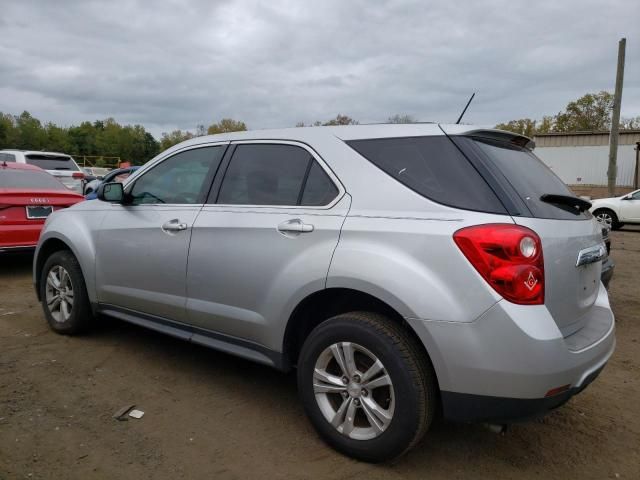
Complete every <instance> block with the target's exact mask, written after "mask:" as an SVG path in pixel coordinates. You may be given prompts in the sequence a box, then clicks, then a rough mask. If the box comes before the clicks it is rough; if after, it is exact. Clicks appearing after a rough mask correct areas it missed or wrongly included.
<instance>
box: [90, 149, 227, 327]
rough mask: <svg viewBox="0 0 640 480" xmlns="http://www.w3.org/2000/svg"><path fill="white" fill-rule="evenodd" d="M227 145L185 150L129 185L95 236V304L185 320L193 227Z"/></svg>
mask: <svg viewBox="0 0 640 480" xmlns="http://www.w3.org/2000/svg"><path fill="white" fill-rule="evenodd" d="M225 148H226V144H224V145H209V146H200V147H197V148H193V147H192V148H189V149H185V150H181V151H179V152H177V153H175V154H173V155H171V156H169V157H167V158H166V159H164V160H162V161H160V162H158V163H156V164H154V165H153V166H152V167H151V168H149V169H147V170H146V171H144V172H142V173H141V175H140V176H138V177H136V179H134V180H133V181H132V182H131V183H129V184H128V185H127V186H126V189H125V192H126V193H127V196H129V197H130V198H129V201H128V202H127V203H125V204H122V205H120V204H113V205H111V211H109V212H108V213H107V215H106V217H105V219H104V221H103V222H102V224H101V227H100V231H99V232H98V235H97V248H96V286H97V292H98V301H99V302H100V303H101V304H107V305H112V306H115V307H119V308H121V309H128V310H133V311H136V312H140V313H145V314H149V315H154V316H158V317H162V318H166V319H170V320H176V321H185V320H186V315H185V310H184V306H185V291H186V290H185V276H186V271H187V255H188V250H189V241H190V238H191V231H192V227H193V223H194V221H195V219H196V216H197V214H198V212H199V211H200V209H201V208H202V205H203V203H204V199H205V198H206V194H207V193H208V191H209V187H210V185H211V181H212V178H213V175H215V171H216V169H217V168H218V166H219V164H220V160H221V158H222V156H223V154H224V150H225Z"/></svg>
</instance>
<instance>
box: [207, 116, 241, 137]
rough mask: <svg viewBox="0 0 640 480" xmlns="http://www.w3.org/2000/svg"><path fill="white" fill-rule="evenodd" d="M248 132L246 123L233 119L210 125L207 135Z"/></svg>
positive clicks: (224, 119) (225, 119)
mask: <svg viewBox="0 0 640 480" xmlns="http://www.w3.org/2000/svg"><path fill="white" fill-rule="evenodd" d="M246 130H247V126H246V125H245V123H244V122H240V121H237V120H233V119H232V118H223V119H222V120H220V122H218V123H212V124H211V125H209V128H208V129H207V133H208V134H209V135H215V134H217V133H227V132H244V131H246Z"/></svg>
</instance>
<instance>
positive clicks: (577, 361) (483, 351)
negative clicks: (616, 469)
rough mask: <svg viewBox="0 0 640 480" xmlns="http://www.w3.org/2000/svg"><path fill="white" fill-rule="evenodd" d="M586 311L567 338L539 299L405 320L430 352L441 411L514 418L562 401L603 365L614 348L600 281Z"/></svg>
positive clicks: (453, 415)
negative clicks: (459, 315)
mask: <svg viewBox="0 0 640 480" xmlns="http://www.w3.org/2000/svg"><path fill="white" fill-rule="evenodd" d="M591 317H592V318H591V319H590V321H589V322H587V323H586V324H585V326H584V327H583V328H582V329H581V330H579V331H578V332H576V333H575V334H573V335H571V336H569V337H566V338H563V337H562V334H561V333H560V330H559V329H558V327H557V325H556V323H555V322H554V320H553V318H552V316H551V314H550V313H549V311H548V310H547V308H546V307H545V306H544V305H540V306H521V305H514V304H512V303H509V302H506V301H500V302H498V303H496V304H495V305H494V306H493V307H491V308H490V309H489V310H488V311H487V312H485V313H484V314H483V315H482V316H481V317H480V318H478V319H477V320H475V321H474V322H470V323H452V322H433V321H423V320H417V319H407V321H408V322H409V324H410V325H411V326H412V327H413V328H414V330H415V331H416V333H417V334H418V336H419V337H420V338H421V339H422V341H423V343H424V344H425V347H426V349H427V351H428V352H429V355H430V357H431V360H432V363H433V366H434V369H435V371H436V375H437V377H438V382H439V386H440V390H441V392H442V401H443V412H444V416H445V417H446V418H448V419H451V420H461V421H513V420H517V419H524V418H528V417H533V416H537V415H540V414H544V413H545V412H547V411H549V410H550V409H553V408H556V407H558V406H560V405H562V404H563V403H565V402H566V401H567V400H568V399H569V398H570V397H571V396H573V395H575V394H576V393H578V392H580V391H581V390H582V389H584V388H585V387H586V386H587V385H588V384H589V383H591V382H592V381H593V380H594V379H595V378H596V376H597V375H598V374H599V373H600V371H601V370H602V369H603V368H604V366H605V364H606V362H607V361H608V359H609V358H610V357H611V355H612V354H613V351H614V349H615V324H614V317H613V313H612V312H611V309H610V308H609V302H608V297H607V293H606V290H605V288H604V286H601V288H600V292H599V294H598V298H597V300H596V304H595V305H594V307H593V308H592V315H591ZM559 387H566V388H567V390H565V391H563V392H562V393H560V394H557V395H553V396H549V397H547V396H546V395H547V394H548V393H549V392H550V391H551V390H553V389H557V388H559Z"/></svg>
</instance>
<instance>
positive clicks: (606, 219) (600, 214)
mask: <svg viewBox="0 0 640 480" xmlns="http://www.w3.org/2000/svg"><path fill="white" fill-rule="evenodd" d="M593 216H594V217H596V220H598V221H599V222H600V223H603V224H605V225H607V226H609V227H611V230H619V229H620V227H622V224H621V223H620V221H619V220H618V216H617V215H616V212H614V211H613V210H611V209H609V208H600V209H598V210H596V211H595V212H593Z"/></svg>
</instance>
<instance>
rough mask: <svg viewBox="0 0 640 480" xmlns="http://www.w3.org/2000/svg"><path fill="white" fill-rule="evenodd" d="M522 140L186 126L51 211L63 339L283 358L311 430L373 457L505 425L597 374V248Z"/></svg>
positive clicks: (572, 200)
mask: <svg viewBox="0 0 640 480" xmlns="http://www.w3.org/2000/svg"><path fill="white" fill-rule="evenodd" d="M533 148H534V144H533V142H532V141H531V140H529V139H528V138H526V137H523V136H520V135H516V134H513V133H509V132H504V131H498V130H485V129H480V128H475V127H471V126H463V125H438V124H413V125H357V126H340V127H310V128H292V129H283V130H263V131H253V132H238V133H230V134H222V135H214V136H205V137H198V138H194V139H191V140H188V141H186V142H183V143H181V144H179V145H176V146H174V147H172V148H170V149H168V150H167V151H165V152H163V153H161V154H160V155H158V156H157V157H156V158H155V159H153V160H151V161H149V162H148V163H147V164H146V165H144V166H143V167H142V168H141V169H140V170H138V171H137V172H136V173H135V174H134V175H132V176H131V177H130V178H129V179H127V181H126V183H125V184H124V185H123V184H119V183H106V184H103V185H101V186H100V188H99V191H98V197H99V199H100V200H101V201H95V202H82V203H79V204H77V205H75V206H73V207H72V208H69V209H65V210H60V211H58V212H55V213H53V214H52V215H51V216H50V217H49V218H48V220H47V222H46V225H45V228H44V230H43V233H42V236H41V238H40V241H39V244H38V248H37V251H36V254H35V258H34V283H35V287H36V291H37V294H38V297H39V299H40V301H41V302H42V306H43V309H44V314H45V316H46V319H47V321H48V323H49V325H50V326H51V328H52V329H53V330H54V331H56V332H58V333H61V334H69V335H71V334H75V333H77V332H80V331H83V330H86V329H87V328H89V327H90V326H91V324H92V322H93V321H94V318H95V317H96V316H98V315H101V316H107V317H114V318H116V319H120V320H124V321H127V322H131V323H134V324H137V325H141V326H144V327H148V328H150V329H153V330H157V331H160V332H163V333H166V334H169V335H173V336H175V337H178V338H181V339H184V340H187V341H190V342H193V343H196V344H199V345H204V346H207V347H211V348H214V349H218V350H221V351H223V352H227V353H231V354H234V355H238V356H240V357H244V358H247V359H250V360H253V361H256V362H260V363H263V364H266V365H270V366H272V367H275V368H277V369H280V370H283V371H287V370H290V369H291V368H294V367H295V368H297V381H298V389H299V395H300V399H301V402H302V404H303V406H304V409H305V411H306V413H307V415H308V417H309V419H310V421H311V423H312V424H313V426H314V427H315V429H316V430H317V431H318V433H319V435H320V436H321V437H322V438H323V439H324V440H325V441H326V442H327V443H329V444H330V445H331V446H332V447H334V448H335V449H337V450H339V451H340V452H343V453H345V454H347V455H350V456H352V457H355V458H358V459H361V460H365V461H370V462H380V461H386V460H390V459H394V458H396V457H398V456H400V455H402V454H403V453H404V452H406V451H407V450H409V449H410V448H411V447H412V446H414V445H415V444H416V443H417V442H418V441H419V440H420V439H421V438H422V436H423V435H424V434H425V432H426V431H427V430H428V428H429V426H430V424H431V423H432V421H433V419H434V417H435V416H436V415H442V416H443V417H444V418H445V419H449V420H454V421H463V422H468V421H475V422H478V421H480V422H490V423H500V424H503V423H507V422H511V421H514V420H520V419H526V418H531V417H535V416H538V415H541V414H544V413H545V412H547V411H549V410H551V409H553V408H556V407H558V406H560V405H562V404H563V403H565V402H566V401H567V400H568V399H569V398H570V397H572V396H573V395H575V394H576V393H578V392H580V391H581V390H582V389H584V388H585V387H586V386H587V385H588V384H589V383H590V382H591V381H593V380H594V378H595V377H596V376H597V375H598V374H599V373H600V371H601V370H602V369H603V367H604V365H605V363H606V362H607V360H608V359H609V357H610V356H611V354H612V352H613V349H614V346H615V336H614V316H613V313H612V312H611V308H610V307H609V301H608V297H607V292H606V290H605V288H604V287H603V285H602V283H601V281H600V273H601V268H602V259H603V258H604V257H605V255H606V249H605V246H604V244H603V241H602V234H601V229H600V227H599V226H598V224H597V222H596V221H595V220H594V218H593V217H592V215H591V214H590V213H589V207H590V204H589V202H587V201H585V200H582V199H580V198H577V197H575V196H574V195H573V194H572V193H571V192H570V191H569V190H568V188H567V187H566V186H565V185H564V184H563V183H562V181H560V180H559V179H558V177H556V176H555V175H554V174H553V173H552V172H551V171H550V170H549V169H548V168H547V167H546V166H545V165H544V164H543V163H542V162H541V161H540V160H539V159H538V158H537V157H536V156H535V155H534V153H533Z"/></svg>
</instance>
